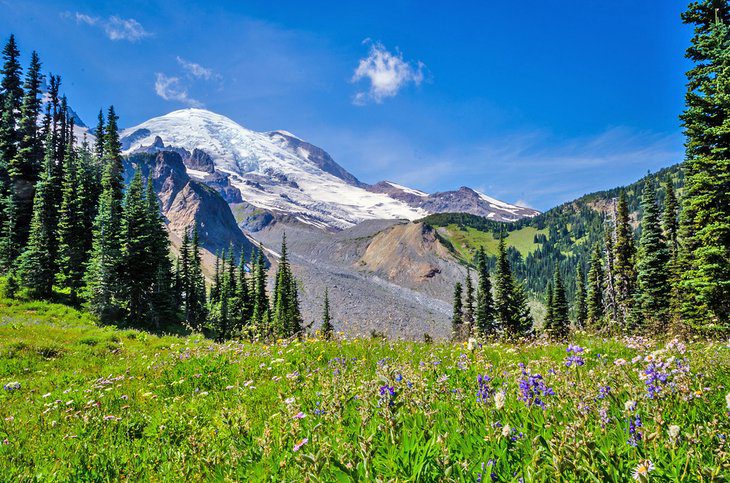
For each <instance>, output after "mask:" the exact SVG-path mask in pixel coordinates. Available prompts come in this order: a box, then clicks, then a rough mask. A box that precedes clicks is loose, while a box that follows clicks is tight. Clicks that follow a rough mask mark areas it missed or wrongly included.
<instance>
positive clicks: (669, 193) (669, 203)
mask: <svg viewBox="0 0 730 483" xmlns="http://www.w3.org/2000/svg"><path fill="white" fill-rule="evenodd" d="M662 230H663V232H664V238H665V240H666V241H667V248H669V258H670V259H671V260H672V262H675V261H676V260H677V254H678V252H679V240H678V236H679V202H678V201H677V194H676V193H675V191H674V184H673V183H672V181H671V180H667V181H666V183H664V207H663V211H662Z"/></svg>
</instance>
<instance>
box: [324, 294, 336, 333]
mask: <svg viewBox="0 0 730 483" xmlns="http://www.w3.org/2000/svg"><path fill="white" fill-rule="evenodd" d="M321 332H322V338H323V339H324V340H330V339H332V333H333V332H334V327H333V326H332V317H331V315H330V298H329V293H328V290H327V288H326V287H325V289H324V304H323V308H322V329H321Z"/></svg>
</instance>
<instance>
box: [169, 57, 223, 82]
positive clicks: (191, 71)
mask: <svg viewBox="0 0 730 483" xmlns="http://www.w3.org/2000/svg"><path fill="white" fill-rule="evenodd" d="M176 60H177V63H178V64H180V67H182V68H183V69H185V73H186V74H187V75H189V76H191V77H196V78H198V79H205V80H211V79H213V78H214V77H217V76H216V75H215V74H214V73H213V69H211V68H208V67H203V66H202V65H200V64H196V63H195V62H190V61H188V60H185V59H183V58H182V57H180V56H179V55H178V56H177V57H176Z"/></svg>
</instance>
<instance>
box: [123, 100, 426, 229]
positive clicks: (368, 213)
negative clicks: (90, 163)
mask: <svg viewBox="0 0 730 483" xmlns="http://www.w3.org/2000/svg"><path fill="white" fill-rule="evenodd" d="M140 132H141V133H143V136H139V137H136V138H133V137H131V135H132V134H133V133H140ZM280 132H281V133H282V134H283V133H285V132H284V131H280ZM286 135H288V136H291V135H290V134H289V133H286ZM155 136H159V137H160V138H161V139H162V140H163V142H164V143H165V146H168V147H174V148H184V149H186V150H187V151H189V152H192V151H193V150H194V149H195V148H198V149H201V150H203V151H205V152H206V153H207V154H208V155H210V157H211V158H212V159H213V162H214V164H215V167H216V170H217V171H220V172H222V173H226V174H229V175H230V178H229V179H230V183H231V185H233V186H234V187H236V188H238V189H239V190H240V191H241V195H242V196H243V199H244V200H246V201H247V202H248V203H250V204H252V205H254V206H257V207H259V208H264V209H267V210H272V211H279V212H285V213H288V214H292V215H294V216H295V217H297V218H300V219H303V220H308V222H310V223H312V224H315V225H317V224H324V225H327V226H331V227H337V228H347V227H349V226H352V225H355V224H357V223H359V222H361V221H363V220H367V219H408V220H414V219H417V218H421V217H423V216H425V215H427V214H428V213H427V212H426V211H424V210H422V209H420V208H412V207H411V206H409V205H408V204H406V203H404V202H402V201H399V200H395V199H393V198H391V197H390V196H388V195H386V194H382V193H372V192H369V191H367V190H365V189H363V188H360V187H357V186H352V185H350V184H348V183H346V182H345V181H343V180H342V179H340V178H338V177H336V176H334V175H332V174H330V173H328V172H326V171H323V170H322V169H320V168H319V167H317V166H316V165H315V164H313V163H312V162H310V161H309V159H308V155H309V153H308V152H306V150H300V152H292V151H290V150H287V149H284V147H282V146H281V145H280V143H277V142H275V141H274V140H272V138H271V137H270V136H269V134H268V133H261V132H256V131H251V130H249V129H246V128H244V127H242V126H240V125H239V124H237V123H235V122H234V121H232V120H231V119H229V118H227V117H225V116H221V115H219V114H215V113H213V112H210V111H206V110H204V109H195V108H191V109H181V110H178V111H174V112H171V113H169V114H166V115H164V116H160V117H156V118H153V119H150V120H148V121H145V122H143V123H142V124H140V125H138V126H135V127H132V128H129V129H125V130H124V131H123V132H122V138H123V139H124V138H128V142H129V145H128V148H127V149H126V150H125V153H129V152H133V151H135V150H137V149H140V148H143V147H145V146H149V145H151V144H152V143H153V142H154V139H155ZM292 137H295V136H292ZM297 139H298V138H297ZM193 171H194V170H193ZM189 172H190V170H189ZM191 174H193V173H191ZM194 174H197V173H194ZM206 174H207V173H206ZM196 177H197V176H196Z"/></svg>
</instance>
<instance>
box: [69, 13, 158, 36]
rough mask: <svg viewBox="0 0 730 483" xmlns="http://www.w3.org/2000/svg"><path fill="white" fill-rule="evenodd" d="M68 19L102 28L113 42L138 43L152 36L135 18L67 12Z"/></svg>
mask: <svg viewBox="0 0 730 483" xmlns="http://www.w3.org/2000/svg"><path fill="white" fill-rule="evenodd" d="M63 16H64V17H66V18H73V19H74V20H76V23H78V24H85V25H90V26H92V27H98V28H101V29H102V30H103V31H104V33H105V34H106V36H107V37H108V38H109V39H111V40H127V41H129V42H137V41H139V40H142V39H143V38H145V37H149V36H151V35H152V34H151V33H150V32H148V31H147V30H145V29H144V27H142V24H140V23H139V22H138V21H136V20H135V19H133V18H122V17H118V16H116V15H112V16H111V17H107V18H103V17H94V16H92V15H88V14H85V13H81V12H76V13H74V14H71V13H70V12H65V13H64V14H63Z"/></svg>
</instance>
